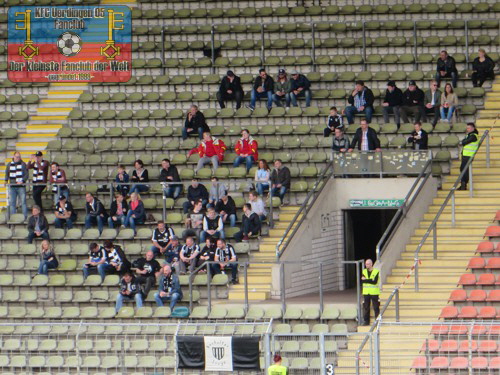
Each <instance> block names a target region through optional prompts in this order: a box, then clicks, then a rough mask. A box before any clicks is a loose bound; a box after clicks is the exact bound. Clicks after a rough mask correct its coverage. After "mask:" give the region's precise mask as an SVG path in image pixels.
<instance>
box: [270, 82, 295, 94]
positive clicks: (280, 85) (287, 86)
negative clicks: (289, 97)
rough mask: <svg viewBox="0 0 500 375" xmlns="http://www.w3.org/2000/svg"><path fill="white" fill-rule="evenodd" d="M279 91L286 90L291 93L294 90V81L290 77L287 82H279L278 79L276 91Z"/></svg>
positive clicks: (275, 86)
mask: <svg viewBox="0 0 500 375" xmlns="http://www.w3.org/2000/svg"><path fill="white" fill-rule="evenodd" d="M278 91H284V92H285V93H287V94H288V93H289V92H290V91H292V81H290V80H289V79H287V80H286V82H279V81H278V79H276V81H274V92H275V93H276V92H278Z"/></svg>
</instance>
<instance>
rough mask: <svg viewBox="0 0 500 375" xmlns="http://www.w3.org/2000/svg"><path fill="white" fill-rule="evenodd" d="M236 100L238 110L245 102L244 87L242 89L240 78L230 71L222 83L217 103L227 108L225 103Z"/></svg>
mask: <svg viewBox="0 0 500 375" xmlns="http://www.w3.org/2000/svg"><path fill="white" fill-rule="evenodd" d="M227 100H236V109H239V108H240V107H241V101H242V100H243V87H241V80H240V77H238V76H236V75H234V73H233V71H232V70H228V71H227V73H226V76H225V77H224V78H222V80H221V82H220V87H219V91H218V92H217V101H218V102H219V105H220V107H221V108H226V105H225V103H224V102H225V101H227Z"/></svg>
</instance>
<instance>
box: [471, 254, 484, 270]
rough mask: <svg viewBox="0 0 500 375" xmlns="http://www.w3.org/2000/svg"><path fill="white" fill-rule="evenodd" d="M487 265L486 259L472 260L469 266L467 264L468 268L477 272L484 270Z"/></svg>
mask: <svg viewBox="0 0 500 375" xmlns="http://www.w3.org/2000/svg"><path fill="white" fill-rule="evenodd" d="M485 264H486V260H485V259H484V258H480V257H477V258H471V259H470V260H469V264H467V268H468V269H471V270H477V269H482V268H484V266H485Z"/></svg>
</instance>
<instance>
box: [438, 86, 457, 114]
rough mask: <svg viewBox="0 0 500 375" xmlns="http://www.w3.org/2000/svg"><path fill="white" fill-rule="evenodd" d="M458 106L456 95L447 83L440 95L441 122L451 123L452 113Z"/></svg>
mask: <svg viewBox="0 0 500 375" xmlns="http://www.w3.org/2000/svg"><path fill="white" fill-rule="evenodd" d="M457 106H458V97H457V94H455V93H454V92H453V87H452V86H451V85H450V84H449V83H447V84H446V85H445V86H444V92H443V94H442V95H441V108H440V112H441V121H446V122H451V119H452V118H453V113H454V112H455V109H456V108H457Z"/></svg>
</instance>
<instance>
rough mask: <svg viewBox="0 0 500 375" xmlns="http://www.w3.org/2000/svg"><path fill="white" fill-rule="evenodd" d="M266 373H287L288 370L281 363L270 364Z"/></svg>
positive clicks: (280, 374)
mask: <svg viewBox="0 0 500 375" xmlns="http://www.w3.org/2000/svg"><path fill="white" fill-rule="evenodd" d="M267 374H268V375H287V374H288V370H287V368H286V366H281V365H272V366H269V368H268V369H267Z"/></svg>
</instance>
